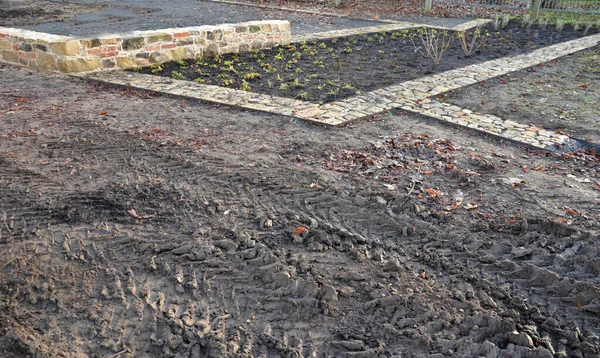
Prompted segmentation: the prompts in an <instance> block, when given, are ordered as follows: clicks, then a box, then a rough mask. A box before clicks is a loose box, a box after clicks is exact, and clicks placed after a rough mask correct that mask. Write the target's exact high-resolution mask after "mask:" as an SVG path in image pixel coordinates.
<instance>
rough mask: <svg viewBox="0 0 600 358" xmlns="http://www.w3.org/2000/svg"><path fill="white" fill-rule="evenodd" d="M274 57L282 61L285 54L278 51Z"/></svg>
mask: <svg viewBox="0 0 600 358" xmlns="http://www.w3.org/2000/svg"><path fill="white" fill-rule="evenodd" d="M273 59H274V60H275V61H282V60H283V54H282V53H278V54H277V55H275V57H273Z"/></svg>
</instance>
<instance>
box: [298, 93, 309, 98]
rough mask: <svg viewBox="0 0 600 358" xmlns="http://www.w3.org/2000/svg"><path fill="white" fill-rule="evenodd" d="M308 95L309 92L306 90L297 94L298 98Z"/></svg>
mask: <svg viewBox="0 0 600 358" xmlns="http://www.w3.org/2000/svg"><path fill="white" fill-rule="evenodd" d="M307 96H308V93H306V92H300V93H298V94H297V95H296V98H298V99H306V97H307Z"/></svg>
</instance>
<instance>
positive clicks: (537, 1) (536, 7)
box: [530, 0, 542, 21]
mask: <svg viewBox="0 0 600 358" xmlns="http://www.w3.org/2000/svg"><path fill="white" fill-rule="evenodd" d="M541 6H542V0H533V5H532V6H531V16H530V19H531V21H537V20H538V18H539V17H540V7H541Z"/></svg>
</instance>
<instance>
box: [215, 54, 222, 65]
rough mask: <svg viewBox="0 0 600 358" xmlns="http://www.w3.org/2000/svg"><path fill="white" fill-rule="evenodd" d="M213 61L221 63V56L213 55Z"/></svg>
mask: <svg viewBox="0 0 600 358" xmlns="http://www.w3.org/2000/svg"><path fill="white" fill-rule="evenodd" d="M214 61H215V62H216V63H221V62H222V61H223V60H222V59H221V56H219V55H215V58H214Z"/></svg>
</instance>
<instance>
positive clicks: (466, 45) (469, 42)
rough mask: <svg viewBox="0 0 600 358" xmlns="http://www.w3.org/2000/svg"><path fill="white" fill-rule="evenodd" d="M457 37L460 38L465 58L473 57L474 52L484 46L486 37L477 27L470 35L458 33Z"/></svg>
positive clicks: (464, 32)
mask: <svg viewBox="0 0 600 358" xmlns="http://www.w3.org/2000/svg"><path fill="white" fill-rule="evenodd" d="M486 35H487V33H486ZM456 37H458V42H459V43H460V48H462V50H463V52H464V53H465V56H467V57H471V56H472V55H473V52H475V51H476V50H477V49H478V48H479V47H480V46H481V45H482V44H483V42H484V38H485V35H483V34H482V33H481V28H480V27H477V28H476V29H475V30H473V31H471V32H470V33H469V32H467V31H460V32H458V33H457V35H456Z"/></svg>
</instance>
